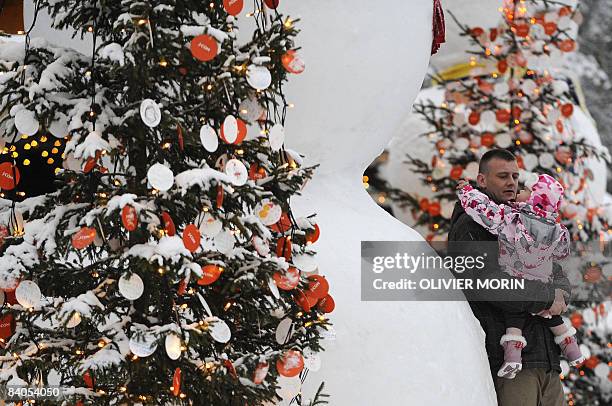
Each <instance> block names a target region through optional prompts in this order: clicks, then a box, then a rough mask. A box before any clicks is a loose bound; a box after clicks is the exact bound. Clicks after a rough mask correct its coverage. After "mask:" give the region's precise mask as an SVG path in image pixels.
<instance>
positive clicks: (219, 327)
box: [209, 319, 232, 344]
mask: <svg viewBox="0 0 612 406" xmlns="http://www.w3.org/2000/svg"><path fill="white" fill-rule="evenodd" d="M209 330H210V336H211V337H212V338H213V339H214V340H215V341H217V342H220V343H222V344H225V343H227V342H228V341H229V340H230V338H232V331H231V330H230V328H229V326H228V325H227V323H226V322H225V321H223V320H221V319H216V321H214V322H212V323H211V325H210V328H209Z"/></svg>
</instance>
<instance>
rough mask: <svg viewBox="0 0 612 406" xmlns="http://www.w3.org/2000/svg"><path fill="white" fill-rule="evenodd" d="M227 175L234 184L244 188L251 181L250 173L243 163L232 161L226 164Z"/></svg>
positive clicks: (236, 160)
mask: <svg viewBox="0 0 612 406" xmlns="http://www.w3.org/2000/svg"><path fill="white" fill-rule="evenodd" d="M225 173H226V174H227V175H228V176H229V177H230V178H231V179H232V184H234V185H236V186H242V185H244V184H245V183H246V181H247V180H248V179H249V171H248V170H247V168H246V166H244V164H243V163H242V161H240V160H238V159H234V158H232V159H230V160H229V161H227V162H226V163H225Z"/></svg>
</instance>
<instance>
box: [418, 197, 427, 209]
mask: <svg viewBox="0 0 612 406" xmlns="http://www.w3.org/2000/svg"><path fill="white" fill-rule="evenodd" d="M419 208H420V209H421V210H422V211H427V210H428V209H429V199H428V198H426V197H424V198H422V199H421V200H419Z"/></svg>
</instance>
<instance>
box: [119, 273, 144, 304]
mask: <svg viewBox="0 0 612 406" xmlns="http://www.w3.org/2000/svg"><path fill="white" fill-rule="evenodd" d="M119 292H120V293H121V294H122V295H123V297H125V298H126V299H127V300H136V299H138V298H139V297H140V296H142V293H143V292H144V283H143V282H142V279H141V278H140V276H138V275H137V274H135V273H133V274H132V275H130V276H128V274H127V273H124V274H123V275H121V278H119Z"/></svg>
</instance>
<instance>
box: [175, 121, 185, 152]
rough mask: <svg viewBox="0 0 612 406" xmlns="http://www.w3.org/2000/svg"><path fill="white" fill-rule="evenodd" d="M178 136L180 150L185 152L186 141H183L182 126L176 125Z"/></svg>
mask: <svg viewBox="0 0 612 406" xmlns="http://www.w3.org/2000/svg"><path fill="white" fill-rule="evenodd" d="M176 136H177V137H178V143H179V148H180V149H181V151H184V150H185V140H184V139H183V128H182V127H181V126H180V124H177V125H176Z"/></svg>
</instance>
